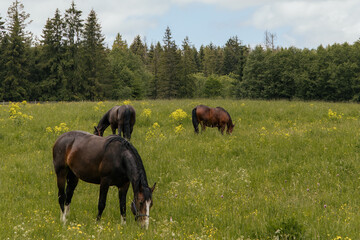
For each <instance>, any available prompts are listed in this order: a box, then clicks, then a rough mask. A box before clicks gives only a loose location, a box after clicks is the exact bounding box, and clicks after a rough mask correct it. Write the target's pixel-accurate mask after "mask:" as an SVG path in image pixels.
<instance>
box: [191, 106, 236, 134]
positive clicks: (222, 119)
mask: <svg viewBox="0 0 360 240" xmlns="http://www.w3.org/2000/svg"><path fill="white" fill-rule="evenodd" d="M192 122H193V125H194V129H195V133H199V123H200V125H201V131H205V129H206V127H217V128H218V129H219V131H220V132H221V134H224V130H225V127H227V130H226V132H227V133H228V134H230V133H232V131H233V129H234V126H235V125H234V124H233V122H232V120H231V117H230V114H229V113H228V112H227V111H226V110H225V109H224V108H222V107H216V108H211V107H208V106H205V105H198V106H196V107H195V108H194V109H193V110H192Z"/></svg>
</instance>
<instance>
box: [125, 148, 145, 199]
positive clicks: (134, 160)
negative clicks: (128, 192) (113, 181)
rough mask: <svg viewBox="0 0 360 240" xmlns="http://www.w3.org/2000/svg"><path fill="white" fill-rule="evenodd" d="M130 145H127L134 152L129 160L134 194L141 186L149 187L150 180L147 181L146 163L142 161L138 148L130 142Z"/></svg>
mask: <svg viewBox="0 0 360 240" xmlns="http://www.w3.org/2000/svg"><path fill="white" fill-rule="evenodd" d="M128 144H129V145H128V146H127V148H128V150H130V151H131V152H132V153H133V154H132V156H133V157H131V158H130V159H129V161H130V163H129V166H131V168H132V169H131V170H130V175H131V176H130V177H129V179H130V182H131V185H132V188H133V192H134V194H136V193H138V192H139V191H140V186H142V187H143V188H144V187H149V186H148V182H147V178H146V172H145V168H144V165H143V163H142V160H141V157H140V155H139V154H138V152H137V150H136V149H135V148H134V147H133V146H131V145H130V143H128Z"/></svg>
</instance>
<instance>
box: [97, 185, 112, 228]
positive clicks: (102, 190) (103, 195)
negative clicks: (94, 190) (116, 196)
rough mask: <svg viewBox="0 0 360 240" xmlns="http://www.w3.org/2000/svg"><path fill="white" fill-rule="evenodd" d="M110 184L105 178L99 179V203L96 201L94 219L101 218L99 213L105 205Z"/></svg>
mask: <svg viewBox="0 0 360 240" xmlns="http://www.w3.org/2000/svg"><path fill="white" fill-rule="evenodd" d="M109 186H110V184H109V183H108V182H107V181H106V180H103V179H102V180H101V183H100V195H99V203H98V214H97V217H96V220H97V221H99V220H100V219H101V215H102V213H103V211H104V209H105V206H106V197H107V193H108V191H109Z"/></svg>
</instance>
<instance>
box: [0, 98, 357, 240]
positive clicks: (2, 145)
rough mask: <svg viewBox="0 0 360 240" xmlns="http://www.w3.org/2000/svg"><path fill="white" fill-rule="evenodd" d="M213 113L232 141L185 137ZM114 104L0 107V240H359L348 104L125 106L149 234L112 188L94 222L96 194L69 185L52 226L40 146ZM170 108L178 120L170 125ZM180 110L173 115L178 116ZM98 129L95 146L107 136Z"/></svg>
mask: <svg viewBox="0 0 360 240" xmlns="http://www.w3.org/2000/svg"><path fill="white" fill-rule="evenodd" d="M200 103H201V104H206V105H208V106H211V107H216V106H222V107H224V108H225V109H226V110H227V111H228V112H229V113H230V115H231V117H232V119H233V121H234V122H235V128H234V131H233V134H232V135H226V134H224V135H221V133H219V132H218V130H217V129H216V128H207V129H206V131H205V132H202V133H200V134H199V135H196V134H194V129H193V126H192V122H191V110H192V109H193V108H194V107H195V106H196V105H198V104H200ZM121 104H124V102H121V101H119V102H76V103H67V102H59V103H40V104H29V103H26V102H24V103H17V104H9V105H0V123H1V124H0V199H1V202H0V225H1V227H0V239H90V240H91V239H330V240H335V239H336V240H339V239H348V240H349V239H359V237H360V228H359V226H360V214H359V212H360V209H359V208H360V174H359V173H360V162H359V160H360V159H359V153H360V139H359V135H360V111H359V109H360V108H359V105H358V104H354V103H324V102H297V101H252V100H223V99H219V100H209V99H203V100H201V99H196V100H156V101H152V100H146V101H145V100H144V101H131V102H130V104H131V105H133V106H134V108H135V109H136V111H137V121H136V124H135V126H134V132H133V135H132V138H131V142H132V144H133V145H134V146H135V147H136V148H137V149H138V152H139V154H140V155H141V157H142V160H143V163H144V166H145V170H146V173H147V177H148V182H149V185H151V186H152V184H153V183H154V182H156V183H157V186H156V189H155V191H154V193H153V202H154V205H153V207H152V209H151V211H150V216H151V219H150V226H149V229H148V230H145V229H142V228H141V227H140V226H139V225H138V224H137V223H136V222H135V220H134V217H133V216H132V213H131V211H130V202H131V201H132V190H131V189H130V190H129V192H128V197H127V223H126V225H121V224H120V209H119V203H118V194H117V189H116V188H115V187H112V188H111V189H110V190H109V193H108V199H107V205H106V208H105V211H104V213H103V215H102V219H101V221H99V222H97V221H96V220H95V218H96V214H97V203H98V194H99V186H98V185H93V184H89V183H85V182H82V181H80V182H79V185H78V187H77V188H76V190H75V193H74V197H73V200H72V204H71V211H70V216H69V219H68V221H67V223H66V224H65V225H63V224H62V223H61V222H60V208H59V205H58V201H57V186H56V177H55V174H54V170H53V166H52V146H53V144H54V142H55V140H56V138H57V137H58V136H59V135H60V134H61V133H63V132H64V131H71V130H83V131H87V132H93V129H94V128H93V126H95V125H96V124H97V123H98V121H99V120H100V118H101V117H102V116H103V114H104V113H105V112H106V111H107V110H108V109H110V108H111V107H112V106H114V105H121ZM178 109H182V110H183V111H184V112H185V113H186V114H184V113H182V114H179V115H176V116H178V117H176V116H175V115H171V113H173V112H174V111H176V110H178ZM178 112H182V111H180V110H179V111H178ZM110 134H111V131H110V128H108V129H107V130H106V132H105V134H104V135H105V136H107V135H110Z"/></svg>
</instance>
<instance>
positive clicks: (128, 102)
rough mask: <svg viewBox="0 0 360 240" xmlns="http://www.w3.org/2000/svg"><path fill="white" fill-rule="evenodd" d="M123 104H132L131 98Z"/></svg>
mask: <svg viewBox="0 0 360 240" xmlns="http://www.w3.org/2000/svg"><path fill="white" fill-rule="evenodd" d="M123 104H124V105H129V104H131V101H130V99H128V100H125V101H123Z"/></svg>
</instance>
